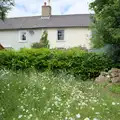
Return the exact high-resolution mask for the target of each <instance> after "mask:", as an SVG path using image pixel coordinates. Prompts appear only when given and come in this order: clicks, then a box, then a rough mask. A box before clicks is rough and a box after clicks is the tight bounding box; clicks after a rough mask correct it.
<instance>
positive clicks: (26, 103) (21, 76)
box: [0, 70, 120, 120]
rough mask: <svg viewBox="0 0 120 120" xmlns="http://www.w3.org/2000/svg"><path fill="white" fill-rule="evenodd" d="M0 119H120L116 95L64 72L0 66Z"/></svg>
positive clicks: (118, 97) (117, 96) (119, 98)
mask: <svg viewBox="0 0 120 120" xmlns="http://www.w3.org/2000/svg"><path fill="white" fill-rule="evenodd" d="M0 120H120V96H119V94H113V93H112V92H110V91H109V90H105V88H104V86H103V85H98V84H95V83H94V82H92V81H86V82H85V81H84V82H83V81H81V80H80V79H79V78H75V77H74V76H72V75H67V74H65V73H64V72H63V73H60V74H57V75H54V74H53V73H52V72H42V73H41V72H37V71H35V70H32V71H31V72H22V71H17V72H13V71H10V70H1V71H0Z"/></svg>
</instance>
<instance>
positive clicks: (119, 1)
mask: <svg viewBox="0 0 120 120" xmlns="http://www.w3.org/2000/svg"><path fill="white" fill-rule="evenodd" d="M90 8H91V9H92V10H94V11H95V15H94V21H95V22H94V23H93V24H92V31H93V37H92V39H91V41H92V44H93V47H97V48H99V47H103V46H105V45H106V44H111V45H116V44H118V45H120V0H95V1H94V2H92V3H91V4H90Z"/></svg>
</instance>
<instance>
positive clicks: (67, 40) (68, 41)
mask: <svg viewBox="0 0 120 120" xmlns="http://www.w3.org/2000/svg"><path fill="white" fill-rule="evenodd" d="M46 30H47V31H48V40H49V42H50V47H51V48H56V47H57V48H70V47H77V46H83V47H86V48H88V49H89V48H90V40H89V39H90V33H91V32H90V30H88V28H61V29H59V28H58V29H57V28H51V29H46ZM57 30H64V31H65V33H64V40H63V41H62V40H61V41H58V40H57ZM25 31H27V41H26V42H20V30H10V31H0V43H1V44H2V45H3V46H4V47H12V48H14V49H16V50H19V49H20V48H24V47H25V48H30V47H31V45H32V43H34V42H39V41H40V38H41V35H42V32H43V31H44V29H34V30H33V31H34V34H33V35H31V34H30V31H31V30H25Z"/></svg>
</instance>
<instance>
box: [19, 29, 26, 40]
mask: <svg viewBox="0 0 120 120" xmlns="http://www.w3.org/2000/svg"><path fill="white" fill-rule="evenodd" d="M20 41H21V42H26V41H27V32H26V31H21V32H20Z"/></svg>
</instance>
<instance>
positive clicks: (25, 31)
mask: <svg viewBox="0 0 120 120" xmlns="http://www.w3.org/2000/svg"><path fill="white" fill-rule="evenodd" d="M22 33H26V40H22V39H21V36H22ZM27 41H28V32H27V30H21V31H19V42H21V43H26V42H27Z"/></svg>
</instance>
